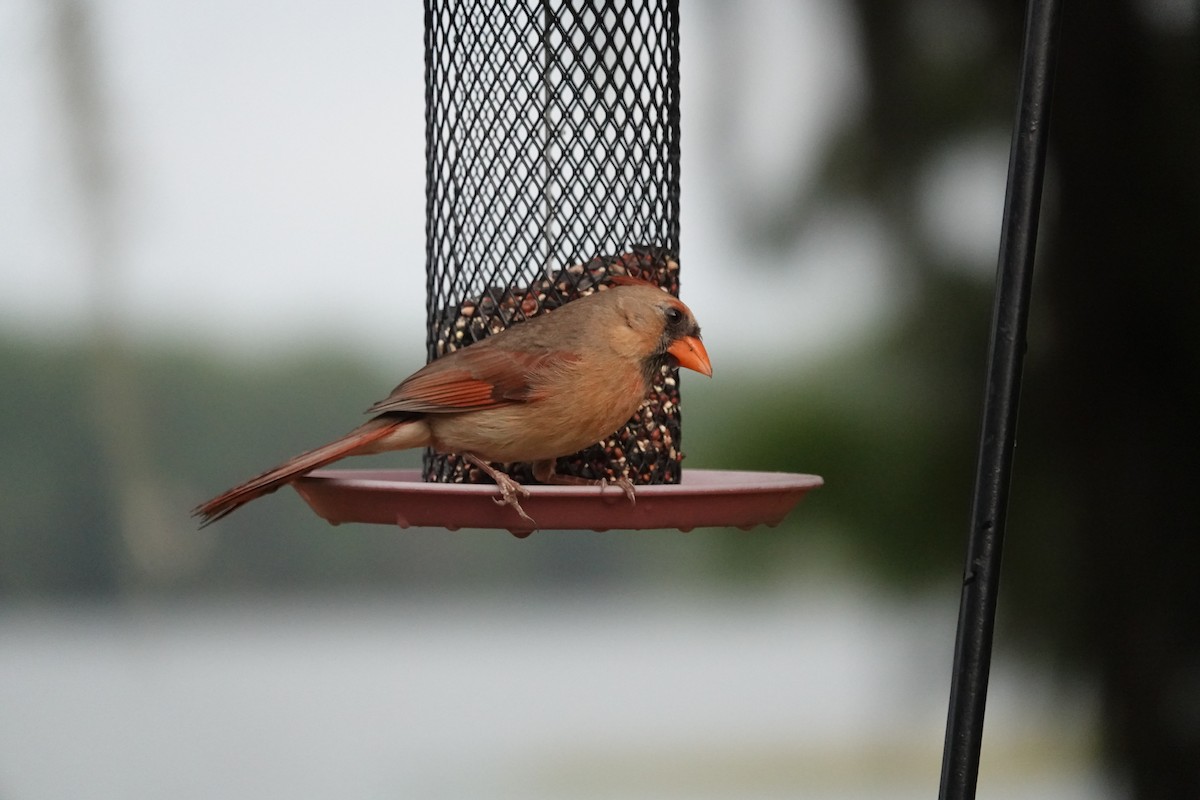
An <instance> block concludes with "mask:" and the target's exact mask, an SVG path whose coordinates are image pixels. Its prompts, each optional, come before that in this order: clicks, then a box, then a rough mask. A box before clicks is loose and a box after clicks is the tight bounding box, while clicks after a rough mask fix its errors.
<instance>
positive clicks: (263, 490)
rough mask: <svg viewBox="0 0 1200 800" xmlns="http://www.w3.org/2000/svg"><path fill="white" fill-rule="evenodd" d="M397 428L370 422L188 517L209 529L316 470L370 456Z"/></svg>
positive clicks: (395, 423)
mask: <svg viewBox="0 0 1200 800" xmlns="http://www.w3.org/2000/svg"><path fill="white" fill-rule="evenodd" d="M400 424H403V423H402V422H398V421H396V420H385V419H373V420H371V421H370V422H368V423H366V424H365V425H363V426H361V427H359V428H357V429H356V430H354V431H351V432H350V433H348V434H346V435H345V436H343V437H342V438H341V439H338V440H337V441H335V442H330V443H329V444H327V445H323V446H322V447H318V448H316V449H314V450H309V451H308V452H306V453H301V454H300V455H298V456H296V457H294V458H289V459H288V460H287V461H285V462H283V463H282V464H280V465H279V466H277V467H275V468H273V469H269V470H267V471H266V472H264V473H263V474H261V475H259V476H257V477H255V478H251V479H250V480H248V481H246V482H245V483H243V484H241V485H240V486H235V487H234V488H232V489H230V490H229V491H227V492H225V493H223V494H219V495H217V496H216V497H214V498H213V499H212V500H209V501H208V502H207V503H203V504H201V505H199V506H196V507H195V508H194V509H192V516H193V517H200V527H201V528H203V527H204V526H206V525H210V524H212V523H214V522H216V521H217V520H219V519H221V517H224V516H225V515H227V514H230V513H232V512H234V511H237V510H238V509H239V508H241V507H242V506H244V505H246V503H249V502H250V501H251V500H256V499H258V498H260V497H262V496H263V495H265V494H270V493H271V492H273V491H275V490H276V489H278V488H279V487H280V486H284V485H285V484H288V483H291V482H292V481H294V480H295V479H296V478H299V477H301V476H303V475H307V474H308V473H310V472H312V471H313V470H314V469H320V468H321V467H323V466H325V465H326V464H332V463H333V462H334V461H337V460H339V459H342V458H345V457H346V456H352V455H357V454H359V453H363V452H370V451H369V450H367V446H368V445H370V444H372V443H374V442H376V441H377V440H379V439H382V438H383V437H385V436H387V435H388V434H389V433H391V432H392V431H394V430H395V429H396V427H397V426H398V425H400Z"/></svg>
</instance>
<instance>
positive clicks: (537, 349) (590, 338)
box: [192, 275, 712, 528]
mask: <svg viewBox="0 0 1200 800" xmlns="http://www.w3.org/2000/svg"><path fill="white" fill-rule="evenodd" d="M664 365H667V366H672V367H685V368H687V369H691V370H694V371H696V372H698V373H701V374H703V375H705V376H708V377H712V363H711V361H710V360H709V357H708V351H707V350H706V349H705V347H704V343H703V340H702V339H701V336H700V326H699V324H697V322H696V318H695V316H694V315H693V314H692V311H691V309H689V308H688V307H687V306H686V305H685V304H684V303H683V302H682V301H680V300H679V299H678V298H676V297H674V296H673V295H671V294H668V293H667V292H666V291H664V290H663V289H661V288H660V287H658V286H657V285H656V284H653V283H650V282H649V281H645V280H642V279H640V278H636V277H632V276H628V275H615V276H610V278H609V281H608V284H606V285H603V286H602V287H601V290H600V291H597V292H595V293H593V294H590V295H587V296H584V297H580V298H578V299H575V300H572V301H570V302H568V303H565V304H564V305H562V306H560V307H559V308H556V309H554V310H553V311H550V312H548V313H545V314H542V315H539V316H536V317H532V318H530V319H527V320H525V321H524V322H519V323H516V324H514V325H512V326H510V327H509V328H507V329H505V330H503V331H501V332H499V333H497V334H494V335H492V336H490V337H488V338H486V339H483V340H482V341H479V342H476V343H474V344H472V345H469V346H467V347H463V348H461V349H458V350H455V351H453V352H451V353H448V354H447V355H445V356H443V357H441V358H438V359H436V360H434V361H431V362H429V363H428V364H426V365H425V366H424V367H422V368H421V369H419V370H417V371H416V372H414V373H413V374H412V375H410V376H409V377H407V378H405V379H404V380H403V381H401V382H400V384H399V385H397V386H396V388H395V389H393V390H392V392H391V394H389V395H388V396H387V397H386V398H385V399H383V400H380V401H379V402H377V403H375V404H374V405H372V406H371V407H370V408H368V409H367V411H366V412H365V413H368V414H373V415H374V416H373V417H372V418H371V419H369V420H368V421H366V422H364V423H363V424H361V425H359V426H358V427H356V428H354V429H353V430H351V431H350V432H349V433H347V434H346V435H345V436H342V437H341V438H339V439H336V440H334V441H332V442H330V443H328V444H325V445H322V446H320V447H317V448H315V449H313V450H309V451H307V452H304V453H301V454H300V455H297V456H295V457H293V458H290V459H288V460H287V461H285V462H283V463H282V464H280V465H278V466H276V467H273V468H272V469H269V470H267V471H266V472H264V473H262V474H261V475H258V476H256V477H254V478H251V479H250V480H248V481H246V482H244V483H242V484H239V485H238V486H235V487H233V488H232V489H229V490H228V491H225V492H223V493H221V494H219V495H217V496H216V497H214V498H212V499H211V500H208V501H207V502H204V503H201V504H200V505H198V506H197V507H196V508H195V509H193V510H192V515H193V516H195V517H199V518H200V521H201V522H200V527H204V526H206V525H209V524H211V523H213V522H216V521H217V520H219V519H221V518H223V517H225V516H226V515H228V514H230V513H232V512H233V511H236V510H237V509H238V508H241V507H242V506H243V505H245V504H246V503H249V502H250V501H252V500H255V499H257V498H259V497H262V496H263V495H266V494H269V493H271V492H274V491H275V490H276V489H279V488H280V487H281V486H285V485H287V484H289V483H291V482H292V481H294V480H296V479H298V478H301V477H303V476H304V475H307V474H308V473H309V472H311V471H313V470H315V469H319V468H321V467H324V466H326V465H328V464H331V463H333V462H335V461H340V460H341V459H343V458H346V457H348V456H356V455H368V454H374V453H382V452H387V451H392V450H407V449H410V448H416V447H431V448H433V449H434V450H436V451H437V452H440V453H456V454H458V455H460V456H462V457H463V458H465V459H466V460H467V461H469V462H470V463H472V464H474V465H475V466H477V467H479V468H480V469H481V470H483V472H484V473H486V474H487V475H488V476H489V477H491V478H492V480H493V481H495V482H496V485H497V487H498V490H499V497H497V498H495V500H496V502H497V503H498V504H500V505H507V506H511V507H512V508H513V509H514V510H515V511H516V512H517V514H519V515H520V517H521V518H522V519H523V520H525V522H526V523H527V524H530V525H533V527H535V528H536V523H535V522H534V521H533V519H532V518H530V517H529V516H528V515H527V514H526V513H525V510H524V509H523V508H522V507H521V504H520V499H519V498H520V497H527V496H528V495H529V492H528V490H527V489H526V488H525V487H524V486H522V485H521V484H520V483H518V482H517V481H516V480H514V479H513V478H511V477H510V476H509V475H507V474H506V473H504V472H502V471H501V470H499V469H496V468H494V467H492V466H491V464H490V463H489V462H495V463H504V464H508V463H515V462H528V463H531V464H532V466H533V475H534V477H535V478H536V479H537V480H538V481H539V482H540V483H545V484H571V485H579V484H592V485H597V484H599V485H601V486H604V485H606V484H607V481H603V480H601V481H594V480H589V479H586V478H580V477H575V476H569V475H560V474H558V473H557V472H556V471H555V464H554V460H555V459H556V458H558V457H560V456H565V455H570V454H572V453H576V452H578V451H580V450H582V449H583V448H585V447H587V446H589V445H591V444H594V443H595V442H598V441H600V440H601V439H603V438H605V437H606V436H608V435H610V434H611V433H613V432H614V431H616V430H617V429H619V428H620V427H621V426H622V425H624V424H625V423H626V422H628V421H629V420H630V418H631V417H633V415H634V413H635V412H636V411H637V409H638V407H639V406H640V405H641V403H642V401H643V400H644V399H645V398H646V396H647V394H648V393H649V391H650V387H651V384H652V383H653V381H654V380H655V378H656V377H657V376H658V375H659V374H660V372H661V369H662V367H663V366H664ZM616 483H618V485H620V486H621V488H622V489H623V490H624V491H625V493H626V495H627V496H628V497H629V499H630V501H631V502H634V501H635V494H634V491H633V484H632V483H631V482H630V481H629V480H628V479H627V478H622V479H620V480H618V481H617V482H616Z"/></svg>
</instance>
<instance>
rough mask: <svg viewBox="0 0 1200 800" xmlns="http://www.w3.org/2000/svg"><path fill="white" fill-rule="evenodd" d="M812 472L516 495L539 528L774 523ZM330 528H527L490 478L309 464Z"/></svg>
mask: <svg viewBox="0 0 1200 800" xmlns="http://www.w3.org/2000/svg"><path fill="white" fill-rule="evenodd" d="M822 485H824V479H822V478H821V477H820V476H817V475H807V474H801V473H789V472H742V471H733V470H706V469H685V470H683V472H682V481H681V482H680V483H678V484H653V485H645V486H637V487H635V492H636V495H637V503H636V504H631V503H630V502H629V501H628V499H627V498H626V497H625V495H624V493H623V492H622V491H621V490H620V489H619V488H618V487H615V486H607V487H603V488H602V487H599V486H542V485H529V486H526V487H525V488H526V489H528V491H529V496H528V497H523V498H522V499H521V505H522V507H524V509H525V511H526V512H527V513H528V514H529V515H530V516H531V517H533V518H534V519H535V520H537V521H538V523H539V527H540V528H541V529H543V530H596V531H604V530H616V529H623V530H650V529H671V528H676V529H679V530H684V531H687V530H692V529H693V528H698V527H737V528H742V529H745V530H749V529H750V528H753V527H755V526H757V525H769V526H774V525H778V524H779V523H780V522H782V521H783V518H784V517H785V516H787V514H788V512H790V511H791V510H792V508H793V507H794V506H795V505H796V504H797V503H798V502H799V501H800V500H801V499H802V498H803V497H804V496H805V494H807V493H808V491H810V490H812V489H815V488H818V487H820V486H822ZM293 486H294V488H295V489H296V491H297V492H298V493H299V494H300V496H301V497H302V498H303V499H304V500H305V502H307V503H308V504H309V506H311V507H312V509H313V511H315V512H316V513H317V514H318V515H319V516H321V517H323V518H325V519H326V520H327V521H329V522H330V523H332V524H335V525H336V524H340V523H342V522H366V523H378V524H388V525H397V526H399V527H402V528H408V527H437V528H446V529H448V530H458V529H460V528H485V529H504V530H508V531H510V532H512V533H515V534H518V535H523V534H527V533H529V532H530V528H529V526H528V524H527V523H525V522H523V521H522V520H521V519H520V518H519V517H518V516H517V514H516V512H515V511H514V510H513V509H511V508H505V507H500V506H498V505H496V503H495V502H493V501H494V499H495V498H496V494H497V492H496V486H495V485H494V484H490V483H488V484H467V483H430V482H426V481H425V480H423V478H422V474H421V471H420V470H415V469H410V470H378V469H374V470H372V469H346V470H341V469H334V470H316V471H314V472H312V473H310V474H309V475H307V476H305V477H304V478H301V479H300V480H298V481H296V482H295V483H294V484H293Z"/></svg>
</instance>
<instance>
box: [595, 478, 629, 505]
mask: <svg viewBox="0 0 1200 800" xmlns="http://www.w3.org/2000/svg"><path fill="white" fill-rule="evenodd" d="M596 484H597V485H598V486H599V487H600V494H601V495H603V494H604V490H605V489H606V488H608V487H609V486H617V487H619V488H620V489H621V491H622V492H624V493H625V496H626V497H628V498H629V505H631V506H636V505H637V495H635V494H634V493H633V481H631V480H629V478H626V477H625V476H624V475H622V476H621V477H619V478H613V479H611V480H610V479H608V478H601V479H600V480H598V481H596Z"/></svg>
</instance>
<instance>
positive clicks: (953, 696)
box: [938, 0, 1062, 800]
mask: <svg viewBox="0 0 1200 800" xmlns="http://www.w3.org/2000/svg"><path fill="white" fill-rule="evenodd" d="M1061 7H1062V3H1061V2H1060V0H1030V2H1029V6H1028V9H1027V12H1026V19H1025V42H1024V45H1023V48H1022V57H1021V78H1020V87H1019V96H1018V105H1017V119H1016V126H1015V128H1014V130H1013V139H1012V148H1011V150H1010V152H1009V164H1008V191H1007V194H1006V196H1005V198H1004V219H1003V222H1002V227H1001V233H1000V256H999V262H998V265H997V272H996V294H995V300H994V305H993V309H992V333H991V351H990V354H989V357H988V373H987V386H986V389H985V393H984V406H983V432H982V435H981V436H980V443H979V463H978V467H977V471H976V475H975V493H974V501H973V504H972V509H971V531H970V534H969V538H968V540H967V557H966V566H965V568H964V572H963V588H962V598H961V600H960V604H959V612H958V636H957V640H956V641H955V645H954V672H953V677H952V682H951V685H950V710H949V714H948V716H947V720H946V743H945V749H944V752H943V755H942V781H941V790H940V792H939V795H938V796H939V797H940V798H942V800H967V799H968V798H974V797H975V788H976V783H977V781H978V778H979V752H980V744H981V741H982V739H983V718H984V709H985V706H986V703H987V686H988V673H989V670H990V668H991V659H992V631H993V628H994V627H995V620H996V599H997V596H998V593H999V588H1000V586H999V584H1000V554H1001V547H1002V544H1003V541H1004V526H1005V522H1006V517H1007V511H1008V492H1009V484H1010V481H1011V475H1012V456H1013V445H1014V442H1015V440H1016V423H1017V405H1018V400H1019V397H1020V393H1021V366H1022V360H1023V358H1024V355H1025V328H1026V322H1027V320H1028V318H1029V297H1030V287H1031V284H1032V282H1033V260H1034V252H1035V250H1036V245H1037V230H1038V214H1039V211H1040V209H1041V200H1042V177H1043V173H1044V171H1045V164H1046V142H1047V135H1048V133H1049V117H1050V96H1051V88H1052V83H1053V78H1054V60H1055V53H1056V50H1057V43H1058V28H1059V21H1060V18H1061Z"/></svg>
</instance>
